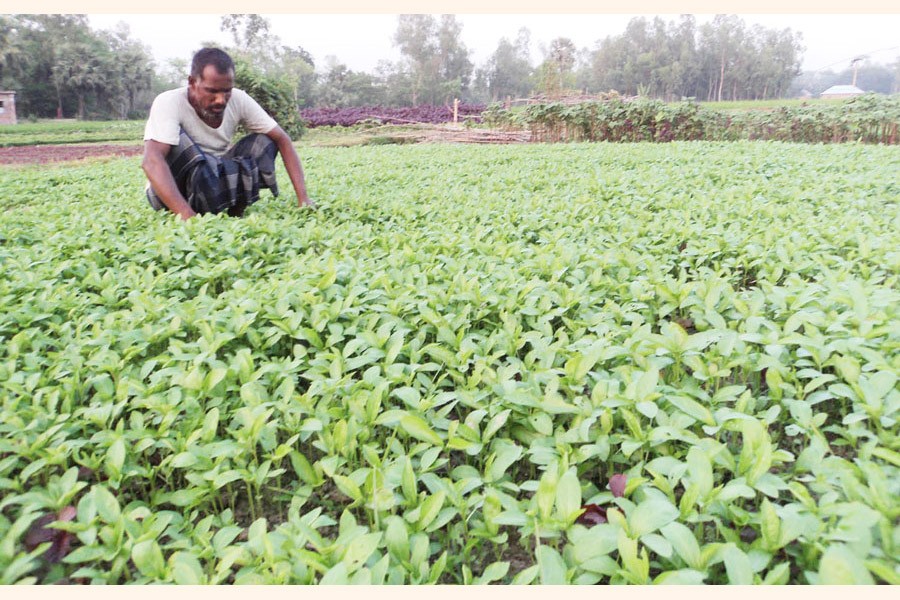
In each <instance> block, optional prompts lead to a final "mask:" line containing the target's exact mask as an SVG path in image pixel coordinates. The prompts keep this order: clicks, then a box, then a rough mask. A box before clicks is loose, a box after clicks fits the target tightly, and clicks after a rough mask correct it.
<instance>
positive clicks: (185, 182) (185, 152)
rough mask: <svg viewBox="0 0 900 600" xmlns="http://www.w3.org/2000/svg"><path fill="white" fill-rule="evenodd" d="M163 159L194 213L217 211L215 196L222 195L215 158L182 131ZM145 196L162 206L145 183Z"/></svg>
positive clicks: (154, 204)
mask: <svg viewBox="0 0 900 600" xmlns="http://www.w3.org/2000/svg"><path fill="white" fill-rule="evenodd" d="M166 163H167V164H168V165H169V169H170V170H171V171H172V177H173V178H174V179H175V185H176V186H177V187H178V191H180V192H181V195H182V196H184V198H185V200H187V202H188V204H189V205H190V207H191V208H192V209H193V210H194V211H195V212H197V213H199V214H203V213H209V212H213V213H215V212H220V211H221V210H222V209H223V208H225V207H222V206H219V203H218V201H217V200H218V199H219V198H220V197H221V184H220V182H219V173H218V160H217V159H216V158H215V157H214V156H208V155H207V154H206V153H205V152H203V150H201V149H200V147H199V146H198V145H197V144H195V143H194V140H192V139H191V137H190V136H189V135H188V134H187V133H185V132H184V131H183V130H182V131H181V135H180V136H179V138H178V145H177V146H172V149H171V150H170V151H169V154H168V155H167V156H166ZM147 200H148V201H149V202H150V206H152V207H153V208H154V209H155V210H160V209H162V208H165V205H164V204H163V203H162V201H161V200H160V199H159V196H157V195H156V192H155V191H154V190H153V188H152V187H150V186H148V187H147Z"/></svg>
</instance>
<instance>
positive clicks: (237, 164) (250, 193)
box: [222, 133, 278, 217]
mask: <svg viewBox="0 0 900 600" xmlns="http://www.w3.org/2000/svg"><path fill="white" fill-rule="evenodd" d="M277 155H278V146H276V145H275V142H273V141H272V139H271V138H269V136H267V135H264V134H262V133H251V134H250V135H247V136H244V137H242V138H241V139H240V140H238V142H237V143H236V144H235V145H234V146H232V147H231V148H229V149H228V151H227V152H226V153H225V154H224V155H223V156H222V159H223V161H222V162H223V165H224V166H225V167H226V168H225V171H226V173H225V176H226V178H227V179H228V180H229V181H228V185H229V187H232V188H235V187H240V188H241V189H242V190H244V192H245V193H243V194H240V195H238V197H237V202H236V203H235V204H234V205H233V206H232V207H231V208H229V209H228V214H229V215H231V216H233V217H240V216H242V215H243V214H244V211H245V210H246V209H247V207H248V206H249V205H251V204H253V203H254V202H256V201H257V200H259V190H260V189H261V188H268V189H270V190H272V195H274V196H278V183H277V181H276V180H275V157H276V156H277Z"/></svg>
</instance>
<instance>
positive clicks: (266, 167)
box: [147, 130, 278, 214]
mask: <svg viewBox="0 0 900 600" xmlns="http://www.w3.org/2000/svg"><path fill="white" fill-rule="evenodd" d="M277 154H278V147H277V146H276V145H275V142H273V141H272V140H271V138H269V137H268V136H266V135H263V134H261V133H254V134H251V135H248V136H246V137H243V138H241V139H240V140H239V141H238V143H236V144H235V145H234V146H232V147H231V148H229V149H228V151H227V152H226V153H225V154H224V155H223V156H222V157H216V156H213V155H211V154H207V153H205V152H203V150H201V149H200V147H199V146H198V145H197V144H195V143H194V141H193V140H192V139H191V137H190V136H189V135H188V134H187V133H185V132H184V131H183V130H182V132H181V136H180V138H179V140H178V145H177V146H172V149H171V150H170V151H169V154H168V155H167V156H166V163H168V165H169V168H170V169H171V170H172V176H173V177H174V178H175V184H176V185H177V186H178V189H179V191H180V192H181V194H182V195H183V196H184V197H185V199H186V200H187V202H188V204H189V205H190V207H191V208H192V209H193V210H194V211H195V212H197V213H200V214H203V213H213V214H215V213H220V212H222V211H226V210H236V211H238V212H239V213H240V212H243V209H244V208H246V207H247V206H249V205H250V204H253V203H254V202H256V201H257V200H259V190H260V189H262V188H268V189H270V190H272V194H273V195H275V196H277V195H278V184H277V182H276V181H275V156H276V155H277ZM147 201H148V202H150V206H152V207H153V209H154V210H161V209H164V208H166V206H165V205H164V204H163V203H162V200H160V199H159V196H157V195H156V192H155V191H154V190H153V188H152V187H149V186H148V187H147Z"/></svg>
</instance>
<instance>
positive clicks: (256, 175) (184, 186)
mask: <svg viewBox="0 0 900 600" xmlns="http://www.w3.org/2000/svg"><path fill="white" fill-rule="evenodd" d="M238 125H243V126H244V127H245V128H246V129H247V130H248V131H250V132H252V133H251V134H250V135H248V136H246V137H244V138H242V139H241V140H240V141H238V142H237V143H236V144H235V145H234V146H231V147H229V145H230V144H231V139H232V137H233V136H234V132H235V129H236V128H237V126H238ZM278 153H281V158H282V160H283V161H284V166H285V169H286V170H287V173H288V177H290V179H291V184H292V185H293V186H294V192H295V193H296V194H297V204H298V205H299V206H301V207H303V206H310V207H311V206H313V203H312V201H311V200H310V199H309V196H308V195H307V193H306V184H305V183H304V180H303V168H302V167H301V166H300V158H299V157H298V156H297V152H296V150H294V146H293V144H292V143H291V138H290V137H289V136H288V134H287V133H285V131H284V130H283V129H282V128H281V127H280V126H279V125H278V123H276V122H275V120H274V119H273V118H272V117H270V116H269V115H268V114H266V112H265V111H264V110H263V109H262V107H260V105H259V104H257V102H256V101H255V100H253V98H251V97H250V96H249V95H247V93H246V92H244V91H242V90H239V89H237V88H235V87H234V62H233V61H232V60H231V57H230V56H228V54H226V53H225V52H223V51H222V50H219V49H217V48H204V49H202V50H200V51H199V52H197V53H196V54H195V55H194V59H193V61H192V63H191V74H190V77H188V85H187V87H181V88H178V89H175V90H169V91H168V92H163V93H161V94H160V95H159V96H157V97H156V99H155V100H154V101H153V105H152V107H151V108H150V116H149V118H148V119H147V125H146V127H145V129H144V160H143V162H142V163H141V167H142V168H143V170H144V173H146V175H147V179H148V186H147V200H148V201H149V202H150V205H151V206H152V207H153V208H154V209H155V210H160V209H162V208H164V207H165V208H168V209H169V210H170V211H172V212H174V213H177V214H179V215H180V216H181V218H182V219H185V220H186V219H190V218H191V217H193V216H194V215H197V214H202V213H220V212H223V211H227V213H228V214H229V215H232V216H241V215H242V214H243V213H244V209H246V208H247V206H249V205H250V204H253V203H254V202H256V201H257V200H258V199H259V190H260V189H262V188H268V189H270V190H271V191H272V193H273V194H274V195H275V196H277V195H278V185H277V183H276V181H275V155H276V154H278Z"/></svg>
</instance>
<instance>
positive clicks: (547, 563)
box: [537, 545, 568, 585]
mask: <svg viewBox="0 0 900 600" xmlns="http://www.w3.org/2000/svg"><path fill="white" fill-rule="evenodd" d="M537 562H538V567H539V568H540V582H541V584H542V585H564V584H566V583H568V582H567V580H566V563H565V561H563V558H562V556H560V554H559V552H557V551H556V549H554V548H551V547H549V546H544V545H540V546H538V548H537Z"/></svg>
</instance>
